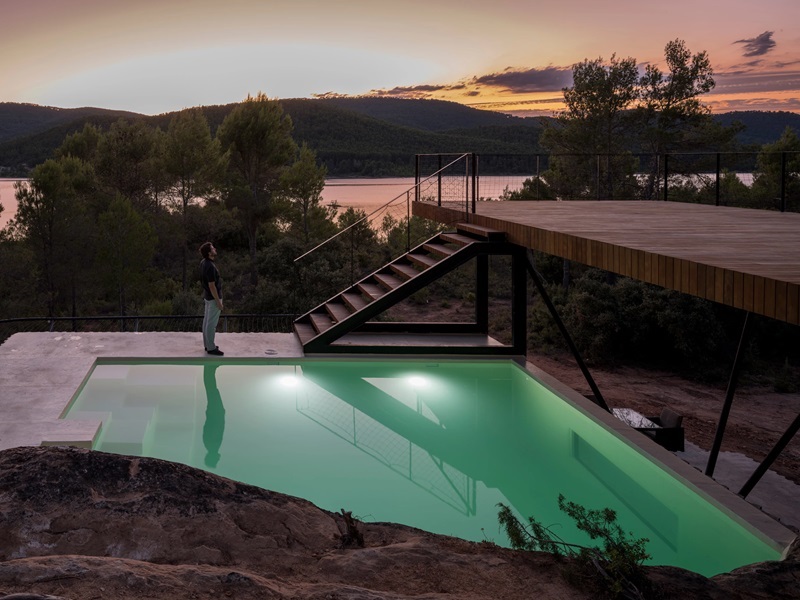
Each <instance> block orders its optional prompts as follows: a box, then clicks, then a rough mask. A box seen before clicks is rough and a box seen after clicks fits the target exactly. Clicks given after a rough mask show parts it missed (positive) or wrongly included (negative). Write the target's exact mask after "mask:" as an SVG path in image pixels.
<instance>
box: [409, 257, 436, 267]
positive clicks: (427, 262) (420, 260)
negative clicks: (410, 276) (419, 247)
mask: <svg viewBox="0 0 800 600" xmlns="http://www.w3.org/2000/svg"><path fill="white" fill-rule="evenodd" d="M407 256H408V260H410V261H412V262H415V263H417V264H419V265H423V266H424V267H426V268H427V267H432V266H433V265H435V264H436V263H438V262H439V260H440V259H439V258H437V257H435V256H430V255H429V254H408V255H407Z"/></svg>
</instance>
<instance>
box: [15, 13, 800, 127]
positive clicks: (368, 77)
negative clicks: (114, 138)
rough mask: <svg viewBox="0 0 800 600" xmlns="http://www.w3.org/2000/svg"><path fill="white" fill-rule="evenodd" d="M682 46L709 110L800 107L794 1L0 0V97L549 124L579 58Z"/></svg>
mask: <svg viewBox="0 0 800 600" xmlns="http://www.w3.org/2000/svg"><path fill="white" fill-rule="evenodd" d="M722 7H724V8H722ZM676 38H680V39H683V40H685V42H686V45H687V47H688V48H689V49H690V50H691V51H692V52H698V51H702V50H705V51H707V52H708V54H709V57H710V59H711V63H712V65H713V67H714V71H715V76H716V77H715V78H716V80H717V87H716V89H715V90H714V92H713V93H711V94H709V95H707V96H705V101H706V103H707V104H709V105H710V106H711V107H712V110H714V111H715V112H723V111H727V110H790V111H794V112H800V0H760V1H757V2H756V1H753V0H747V1H745V0H725V1H724V2H720V0H665V1H663V2H653V3H648V2H642V0H635V1H634V0H616V1H614V2H599V1H597V0H560V1H559V2H547V3H545V2H535V1H533V0H492V1H491V2H489V1H486V2H478V1H475V0H426V1H421V0H395V1H391V2H385V1H383V0H260V1H259V0H226V1H224V2H223V1H222V0H26V1H21V0H0V102H30V103H35V104H42V105H48V106H58V107H64V108H68V107H79V106H97V107H102V108H112V109H125V110H131V111H135V112H140V113H146V114H157V113H162V112H168V111H172V110H179V109H181V108H184V107H190V106H197V105H209V104H227V103H230V102H237V101H240V100H242V99H243V98H244V97H245V96H247V94H256V93H257V92H259V91H263V92H265V93H266V94H267V95H268V96H270V97H271V98H296V97H312V96H315V95H321V94H326V93H334V94H352V95H360V94H381V95H395V96H410V97H425V98H441V99H447V100H454V101H457V102H462V103H464V104H469V105H471V106H474V107H476V108H490V109H493V110H499V111H502V112H515V113H517V114H551V113H552V111H553V110H556V109H558V108H559V106H560V105H559V101H560V99H561V88H563V87H564V86H567V85H569V84H570V82H571V78H570V74H571V67H572V65H573V64H575V63H576V62H580V61H582V60H583V59H585V58H597V57H603V58H604V59H609V58H610V57H611V55H612V54H614V53H616V55H617V56H618V57H621V58H625V57H629V56H630V57H633V58H635V59H636V60H637V61H638V62H639V64H640V65H645V64H647V63H656V64H661V65H662V67H663V50H664V46H665V44H666V43H667V42H668V41H670V40H673V39H676Z"/></svg>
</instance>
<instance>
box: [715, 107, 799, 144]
mask: <svg viewBox="0 0 800 600" xmlns="http://www.w3.org/2000/svg"><path fill="white" fill-rule="evenodd" d="M716 119H717V120H718V121H719V122H720V123H722V124H723V125H731V124H732V123H733V122H734V121H740V122H741V123H743V124H744V126H745V129H744V131H742V132H741V133H740V134H739V135H738V139H739V142H741V143H742V144H758V145H761V144H768V143H771V142H774V141H775V140H777V139H778V138H779V137H781V134H782V133H783V132H784V130H785V129H786V128H787V127H791V128H792V129H794V130H795V132H797V134H798V135H800V115H798V114H796V113H792V112H786V111H776V112H764V111H758V110H746V111H738V112H728V113H723V114H720V115H716Z"/></svg>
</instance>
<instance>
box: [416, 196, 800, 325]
mask: <svg viewBox="0 0 800 600" xmlns="http://www.w3.org/2000/svg"><path fill="white" fill-rule="evenodd" d="M413 214H414V215H416V216H420V217H425V218H428V219H432V220H435V221H439V222H442V223H448V224H453V223H455V222H458V221H461V220H463V219H464V212H463V211H462V210H454V209H449V208H443V207H438V206H435V205H431V204H424V203H417V202H415V203H413ZM469 219H470V222H473V223H475V224H477V225H480V226H483V227H489V228H492V229H497V230H500V231H504V232H506V234H507V236H508V239H509V241H510V242H512V243H515V244H519V245H521V246H525V247H527V248H531V249H533V250H539V251H542V252H546V253H548V254H553V255H555V256H560V257H563V258H567V259H569V260H573V261H576V262H580V263H583V264H585V265H589V266H592V267H597V268H599V269H604V270H607V271H611V272H613V273H617V274H619V275H624V276H626V277H631V278H634V279H639V280H641V281H645V282H648V283H652V284H655V285H658V286H661V287H664V288H669V289H673V290H676V291H679V292H683V293H686V294H691V295H693V296H697V297H700V298H705V299H707V300H712V301H714V302H719V303H722V304H726V305H728V306H733V307H735V308H740V309H742V310H748V311H751V312H754V313H757V314H761V315H764V316H767V317H771V318H774V319H778V320H780V321H785V322H787V323H792V324H794V325H797V324H800V214H798V213H780V212H776V211H767V210H756V209H745V208H732V207H725V206H709V205H703V204H687V203H679V202H634V201H575V202H553V201H538V202H537V201H527V202H480V203H478V204H477V213H476V214H474V215H469Z"/></svg>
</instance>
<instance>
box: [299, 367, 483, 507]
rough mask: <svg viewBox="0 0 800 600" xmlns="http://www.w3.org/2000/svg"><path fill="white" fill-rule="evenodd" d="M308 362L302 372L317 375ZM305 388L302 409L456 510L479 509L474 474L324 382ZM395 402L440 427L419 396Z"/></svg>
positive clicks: (301, 411)
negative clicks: (404, 402)
mask: <svg viewBox="0 0 800 600" xmlns="http://www.w3.org/2000/svg"><path fill="white" fill-rule="evenodd" d="M307 368H308V367H307V366H306V367H304V377H305V378H306V379H307V380H310V381H314V379H313V376H312V377H309V376H308V374H307V373H306V369H307ZM312 370H313V369H312ZM373 389H375V393H376V395H381V394H383V395H385V396H387V398H386V399H385V402H392V403H393V404H398V403H397V400H396V399H395V398H393V397H391V396H388V395H386V394H384V392H381V391H380V390H378V389H377V388H373ZM307 390H308V391H307V392H306V393H305V394H304V395H303V397H302V398H300V397H299V398H298V404H297V411H298V412H299V413H300V414H302V415H304V416H306V417H308V418H309V419H311V420H312V421H314V422H315V423H317V424H318V425H320V426H321V427H324V428H325V429H327V430H328V431H330V432H331V433H333V434H334V435H336V436H337V437H339V438H340V439H342V440H344V441H346V442H348V443H349V444H352V445H353V446H354V447H355V448H358V449H359V450H361V451H362V452H364V453H365V454H367V455H369V456H371V457H372V458H374V459H375V460H377V461H379V462H380V463H382V464H383V465H385V466H386V467H387V468H388V469H390V470H391V471H393V472H395V473H397V474H398V475H400V476H401V477H404V478H405V479H407V480H408V481H410V482H411V483H413V484H414V485H416V486H417V487H419V488H420V489H422V490H424V491H425V492H427V493H429V494H431V495H432V496H434V497H435V498H438V499H439V500H441V501H442V502H444V503H445V504H447V505H448V506H451V507H452V508H454V509H455V510H456V511H458V512H460V513H463V514H465V515H467V516H471V515H474V514H475V510H476V509H475V503H476V484H475V480H474V479H472V478H471V477H469V476H468V475H465V474H464V473H462V472H461V471H459V470H458V469H457V468H455V467H453V466H452V465H450V464H448V463H446V462H445V461H443V460H442V459H441V458H438V457H436V456H435V455H433V454H431V453H430V452H429V451H428V450H426V449H425V448H423V447H420V446H419V445H418V444H416V443H414V442H412V441H411V440H409V439H407V438H405V437H403V436H402V435H401V434H399V433H397V432H396V431H393V430H392V429H390V428H389V427H387V426H386V425H384V424H382V423H381V422H379V421H377V420H376V419H374V418H373V417H371V416H369V415H368V414H365V413H364V412H362V411H361V410H359V409H358V408H356V407H355V406H354V405H353V404H351V403H348V402H345V401H344V400H342V399H341V398H340V397H338V396H336V395H335V394H333V393H331V391H329V390H327V389H325V388H324V387H320V386H308V388H307ZM397 408H399V409H400V410H401V411H402V410H403V409H405V410H407V411H409V412H411V411H414V412H416V414H417V415H419V417H420V418H421V419H425V420H426V421H427V422H428V423H430V424H431V426H434V427H440V425H438V423H436V421H435V417H434V416H433V415H432V413H431V412H430V410H429V409H428V410H426V407H425V406H424V404H423V403H422V402H421V401H419V402H418V404H417V406H416V408H411V407H408V406H406V405H402V407H397Z"/></svg>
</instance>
